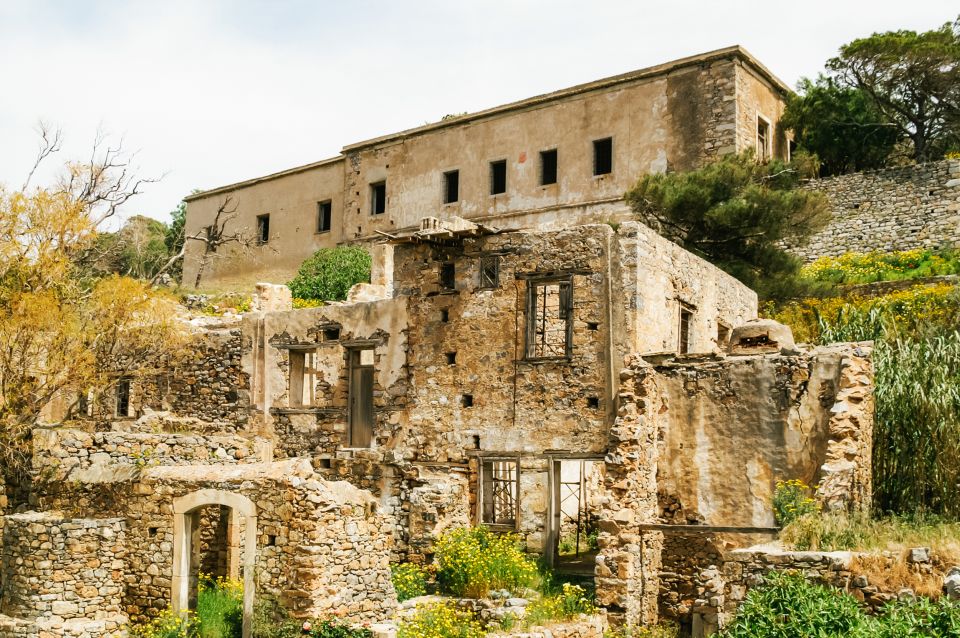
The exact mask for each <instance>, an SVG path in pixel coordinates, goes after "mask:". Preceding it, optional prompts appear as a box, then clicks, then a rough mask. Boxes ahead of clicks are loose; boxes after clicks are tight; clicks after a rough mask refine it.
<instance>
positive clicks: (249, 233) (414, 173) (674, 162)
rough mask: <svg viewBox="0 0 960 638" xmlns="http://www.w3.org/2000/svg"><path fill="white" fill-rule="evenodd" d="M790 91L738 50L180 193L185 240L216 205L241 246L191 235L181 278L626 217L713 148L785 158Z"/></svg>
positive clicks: (229, 280)
mask: <svg viewBox="0 0 960 638" xmlns="http://www.w3.org/2000/svg"><path fill="white" fill-rule="evenodd" d="M788 92H789V89H788V87H787V86H786V85H784V84H783V82H781V81H780V80H778V79H777V78H776V77H775V76H774V75H773V74H772V73H771V72H770V71H769V70H767V69H766V68H765V67H764V66H763V65H762V64H761V63H760V62H758V61H757V60H756V59H755V58H753V57H752V56H751V55H750V54H749V53H747V52H746V51H745V50H744V49H743V48H741V47H739V46H734V47H729V48H725V49H720V50H717V51H712V52H709V53H704V54H701V55H696V56H692V57H688V58H683V59H680V60H675V61H673V62H667V63H665V64H660V65H657V66H654V67H650V68H646V69H640V70H637V71H631V72H629V73H624V74H622V75H617V76H614V77H609V78H604V79H601V80H596V81H593V82H589V83H587V84H582V85H578V86H574V87H570V88H566V89H561V90H559V91H554V92H552V93H548V94H546V95H538V96H535V97H531V98H527V99H524V100H520V101H518V102H513V103H511V104H505V105H502V106H497V107H494V108H490V109H487V110H484V111H480V112H477V113H470V114H465V115H459V116H455V117H446V118H444V119H443V120H441V121H440V122H435V123H432V124H427V125H425V126H420V127H417V128H413V129H409V130H405V131H401V132H399V133H394V134H390V135H384V136H382V137H378V138H375V139H371V140H366V141H362V142H356V143H352V144H348V145H347V146H345V147H344V148H343V151H342V153H341V154H340V155H339V156H337V157H334V158H330V159H327V160H323V161H319V162H315V163H312V164H308V165H305V166H299V167H296V168H291V169H288V170H284V171H280V172H278V173H274V174H272V175H266V176H263V177H258V178H255V179H250V180H247V181H243V182H239V183H236V184H230V185H227V186H222V187H219V188H214V189H210V190H207V191H204V192H201V193H198V194H195V195H190V196H189V197H187V198H186V199H187V203H188V207H187V222H186V233H187V236H188V237H190V236H194V237H197V236H202V235H203V234H204V233H206V232H207V231H206V229H207V228H208V227H209V226H211V225H212V224H214V223H215V220H217V212H218V210H222V211H223V213H222V214H221V216H220V218H219V222H220V223H219V224H218V227H219V226H220V225H221V224H222V223H223V222H224V221H226V220H228V219H229V221H228V222H227V228H226V232H227V233H228V234H238V235H241V236H242V237H243V238H244V239H245V242H244V243H243V245H238V244H232V245H228V246H224V247H222V248H221V249H219V250H218V251H217V252H216V253H215V254H206V250H205V245H204V244H203V242H201V241H189V240H188V242H187V252H186V256H185V261H184V269H183V271H184V272H183V277H184V279H183V280H184V281H185V282H188V283H190V284H192V283H193V282H194V281H195V280H196V276H197V272H198V270H199V269H200V268H201V266H202V267H203V281H204V282H205V283H206V284H208V285H211V286H216V287H218V288H225V287H236V286H239V287H243V288H249V287H250V286H251V285H252V284H253V283H254V282H256V281H288V280H289V279H290V278H291V277H292V275H293V274H294V273H295V272H296V269H297V267H298V266H299V265H300V264H301V263H302V262H303V261H304V259H306V258H307V257H309V256H310V255H311V254H313V253H314V252H315V251H316V250H317V249H319V248H323V247H332V246H336V245H338V244H341V243H345V242H369V241H371V240H379V239H381V238H382V236H383V233H387V234H390V235H398V234H399V235H406V234H409V233H410V232H412V231H414V230H416V229H417V224H419V222H420V219H421V218H423V217H426V216H432V217H436V218H438V219H441V220H449V219H451V218H453V217H462V218H465V219H469V220H470V221H472V222H476V223H482V224H486V225H488V226H495V227H497V228H531V227H537V228H543V229H549V228H560V227H567V226H575V225H579V224H585V223H597V222H602V221H610V220H617V219H621V218H625V217H628V216H629V215H628V213H627V208H626V206H625V204H624V202H623V194H624V192H625V191H626V190H627V189H629V188H630V187H631V186H632V185H633V184H634V183H635V182H636V180H637V178H638V177H639V176H640V175H642V174H645V173H651V172H663V171H667V170H688V169H691V168H694V167H696V166H698V165H700V164H702V163H703V162H704V161H705V160H707V159H708V158H710V157H714V156H716V155H718V154H725V153H732V152H740V151H744V150H747V149H753V150H755V151H756V152H757V154H758V155H759V156H761V157H771V156H775V157H781V158H785V157H787V156H788V155H789V148H788V147H789V140H788V137H787V135H786V133H785V132H784V130H783V129H782V128H781V127H780V126H779V124H778V122H779V119H780V116H781V113H782V111H783V107H784V98H785V96H786V95H787V94H788Z"/></svg>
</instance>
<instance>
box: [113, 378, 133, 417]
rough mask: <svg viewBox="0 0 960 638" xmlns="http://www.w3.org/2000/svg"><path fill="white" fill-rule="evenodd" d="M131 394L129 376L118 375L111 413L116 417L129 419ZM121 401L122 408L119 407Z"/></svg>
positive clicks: (131, 387)
mask: <svg viewBox="0 0 960 638" xmlns="http://www.w3.org/2000/svg"><path fill="white" fill-rule="evenodd" d="M132 394H133V380H132V379H131V378H130V377H120V378H119V379H117V389H116V393H115V395H114V400H115V403H114V406H113V415H114V417H115V418H118V419H129V418H130V417H131V416H132V415H131V410H130V408H131V405H130V398H131V396H132ZM121 403H122V404H123V405H124V409H123V410H121V409H120V405H121Z"/></svg>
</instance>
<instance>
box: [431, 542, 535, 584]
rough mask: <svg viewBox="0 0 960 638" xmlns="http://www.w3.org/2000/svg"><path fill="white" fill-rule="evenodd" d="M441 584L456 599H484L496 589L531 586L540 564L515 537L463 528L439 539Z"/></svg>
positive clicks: (437, 546)
mask: <svg viewBox="0 0 960 638" xmlns="http://www.w3.org/2000/svg"><path fill="white" fill-rule="evenodd" d="M434 562H435V563H436V567H437V582H438V583H439V585H440V587H441V588H442V589H443V590H444V591H445V592H447V593H450V594H453V595H454V596H468V597H471V598H483V597H485V596H486V595H487V594H488V593H489V592H490V591H491V590H493V589H509V590H516V589H518V588H522V587H528V586H530V585H531V584H532V583H533V582H534V581H535V579H536V577H537V565H536V563H535V562H534V561H533V559H531V558H530V557H529V556H527V555H526V554H525V553H524V552H523V550H522V549H520V544H519V541H518V539H517V537H516V536H515V535H513V534H494V533H493V532H491V531H490V530H489V529H487V528H486V527H484V526H479V527H472V528H468V527H461V528H458V529H455V530H452V531H450V532H448V533H446V534H441V535H440V537H439V538H438V539H437V544H436V554H435V556H434Z"/></svg>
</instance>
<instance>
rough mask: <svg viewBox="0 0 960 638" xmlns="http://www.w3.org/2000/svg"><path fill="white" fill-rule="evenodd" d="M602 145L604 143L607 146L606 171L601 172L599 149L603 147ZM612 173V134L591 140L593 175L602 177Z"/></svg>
mask: <svg viewBox="0 0 960 638" xmlns="http://www.w3.org/2000/svg"><path fill="white" fill-rule="evenodd" d="M603 145H606V146H607V148H608V153H609V154H608V157H607V158H606V159H607V161H606V162H605V164H606V165H607V166H606V169H607V170H606V171H603V172H601V170H600V169H601V162H600V161H599V160H600V150H601V149H602V148H603ZM612 174H613V136H612V135H611V136H608V137H601V138H599V139H595V140H593V176H594V177H603V176H604V175H612Z"/></svg>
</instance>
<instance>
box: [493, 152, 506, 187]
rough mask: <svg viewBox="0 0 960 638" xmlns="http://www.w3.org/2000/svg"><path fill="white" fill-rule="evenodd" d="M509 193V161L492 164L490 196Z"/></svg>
mask: <svg viewBox="0 0 960 638" xmlns="http://www.w3.org/2000/svg"><path fill="white" fill-rule="evenodd" d="M506 192H507V160H499V161H496V162H490V194H491V195H499V194H501V193H506Z"/></svg>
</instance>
